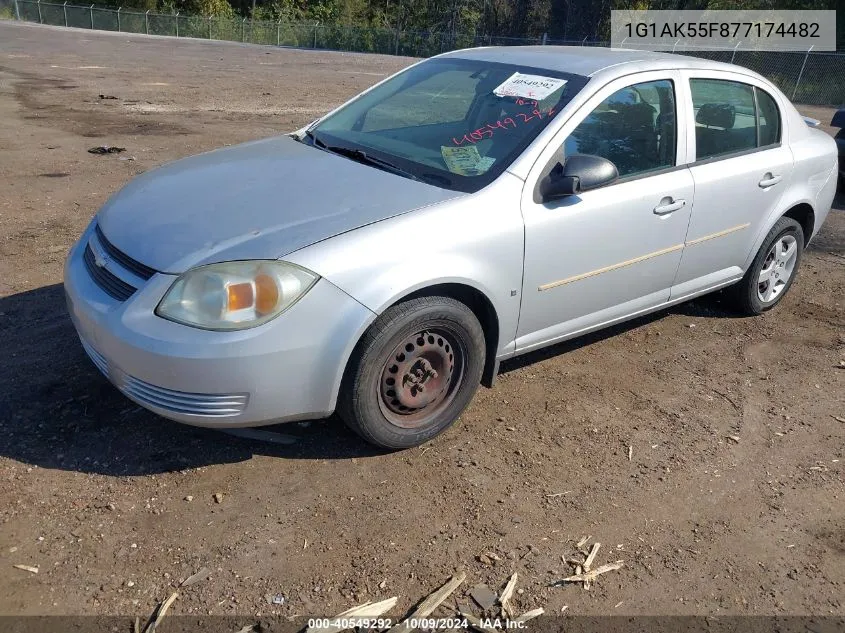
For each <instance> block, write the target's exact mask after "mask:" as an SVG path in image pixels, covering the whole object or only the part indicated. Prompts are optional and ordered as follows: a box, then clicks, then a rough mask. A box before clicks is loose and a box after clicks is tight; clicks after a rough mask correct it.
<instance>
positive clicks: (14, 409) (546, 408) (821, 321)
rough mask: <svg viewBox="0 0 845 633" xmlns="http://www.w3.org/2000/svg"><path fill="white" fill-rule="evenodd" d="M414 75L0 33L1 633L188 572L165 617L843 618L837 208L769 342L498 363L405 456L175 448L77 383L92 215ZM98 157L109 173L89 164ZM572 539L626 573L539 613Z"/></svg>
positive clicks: (6, 28)
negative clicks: (425, 441) (515, 575)
mask: <svg viewBox="0 0 845 633" xmlns="http://www.w3.org/2000/svg"><path fill="white" fill-rule="evenodd" d="M410 61H411V60H409V59H403V58H396V57H381V56H375V55H358V54H341V53H329V52H311V51H299V50H286V49H268V48H259V47H251V46H241V45H237V44H228V43H226V44H224V43H213V42H204V41H190V40H178V41H175V40H172V39H158V38H145V37H140V36H137V37H136V36H127V35H125V34H124V35H121V34H113V33H92V32H87V31H74V30H60V29H53V28H46V27H39V26H37V25H21V24H14V23H9V22H0V231H1V232H2V239H0V335H2V338H3V340H4V341H5V345H6V346H7V347H6V348H5V349H6V352H5V353H4V355H3V360H2V362H0V394H2V396H0V437H2V441H0V613H5V614H132V615H134V614H139V615H142V616H146V615H148V614H149V613H151V612H152V610H153V608H154V607H155V605H156V604H157V603H158V602H159V601H161V600H163V599H164V598H166V597H167V596H168V595H169V594H170V593H171V592H172V591H173V588H174V587H175V586H176V585H177V584H178V582H179V581H180V580H181V579H184V578H185V577H187V576H188V575H190V574H192V573H193V572H195V571H197V570H198V569H200V568H201V567H207V568H209V570H211V577H210V578H209V579H208V580H206V581H205V582H202V583H199V584H197V585H194V586H193V587H190V588H188V589H186V590H184V591H182V592H181V595H180V598H179V599H178V600H177V601H176V602H175V603H174V605H173V606H172V607H171V612H172V613H176V614H187V613H192V614H205V613H214V614H242V615H250V616H253V615H255V614H257V613H260V614H262V615H265V616H266V615H271V614H279V615H284V616H288V615H297V614H298V615H302V614H308V615H330V614H332V613H336V612H340V611H343V610H344V609H346V608H348V607H350V606H352V605H354V604H358V603H359V602H363V601H365V600H376V599H379V598H386V597H389V596H393V595H396V596H399V602H398V605H397V607H396V610H395V612H396V614H397V615H398V614H401V613H404V612H405V610H406V609H408V608H409V607H411V606H412V605H413V604H414V603H415V602H416V601H417V600H419V599H420V598H421V597H422V596H423V595H425V594H427V593H428V592H429V591H431V590H433V589H435V588H436V587H437V586H439V585H440V584H441V583H442V582H443V581H445V580H446V579H447V578H448V577H449V576H450V575H451V574H452V573H454V572H455V571H457V570H464V571H466V572H467V574H468V582H467V583H465V585H464V588H469V587H471V586H473V585H475V584H476V583H479V582H486V583H488V584H489V585H490V586H491V587H493V588H494V589H500V588H501V586H502V584H503V583H504V582H505V581H506V579H507V577H508V576H509V575H510V574H511V573H512V572H513V571H518V572H519V574H520V583H519V587H520V588H521V589H523V590H524V592H523V593H521V594H518V595H516V596H515V603H516V605H517V610H518V611H520V612H521V611H522V610H526V609H530V608H534V607H537V606H543V607H545V608H546V610H547V612H550V613H559V612H560V610H561V609H562V608H563V607H564V606H568V607H569V609H568V611H567V613H570V614H593V615H596V614H608V613H612V614H819V615H821V614H836V615H845V600H843V596H845V486H843V482H845V478H844V477H843V465H845V461H843V460H845V455H843V452H845V450H843V449H845V389H844V388H845V370H843V369H842V368H841V365H842V364H843V362H845V318H843V316H844V315H843V296H845V274H843V272H845V269H844V268H843V266H845V212H843V209H844V208H845V204H843V200H842V199H841V198H840V199H839V200H838V202H837V208H836V210H835V211H833V212H832V213H831V215H830V217H829V219H828V221H827V224H826V225H825V228H824V230H823V232H822V234H821V235H820V236H819V237H818V238H817V240H816V241H815V243H814V245H813V246H812V248H811V249H810V251H809V252H808V253H807V256H806V258H805V260H804V265H803V268H802V271H801V274H800V277H799V279H798V281H797V283H796V285H795V287H794V288H793V290H792V292H791V293H790V295H789V296H788V297H787V298H786V300H785V301H784V303H783V304H782V305H781V306H780V307H779V308H778V309H777V310H775V311H774V312H771V313H768V314H766V315H765V316H762V317H759V318H750V319H749V318H735V316H734V315H732V314H731V313H729V312H726V311H724V310H723V309H722V308H721V307H720V303H719V297H718V296H716V297H710V298H706V299H704V300H701V301H696V302H694V303H690V304H687V305H682V306H680V307H677V308H674V309H672V310H669V311H666V312H662V313H659V314H656V315H654V316H651V317H648V318H645V319H640V320H638V321H636V322H633V323H630V324H627V325H625V326H622V327H617V328H614V329H613V330H612V331H610V332H605V333H602V334H599V335H594V336H590V337H588V338H583V339H579V340H577V341H574V342H571V343H567V344H564V345H558V346H556V347H554V348H552V349H549V350H545V351H542V352H539V353H534V354H531V355H530V356H527V357H524V358H521V359H519V360H516V361H514V362H509V363H507V364H505V366H504V367H503V374H502V375H501V376H500V380H499V383H498V384H497V386H496V388H495V389H492V390H486V389H485V390H481V391H480V392H479V394H478V396H477V397H476V398H475V400H474V402H473V403H472V405H471V406H470V408H469V409H468V410H467V412H466V413H465V414H464V416H463V417H462V419H461V421H460V422H459V424H458V425H457V426H456V427H454V428H453V429H452V430H450V431H449V432H448V433H446V434H445V435H444V436H442V437H440V438H438V439H437V440H436V441H434V442H432V443H431V444H430V445H427V446H425V447H423V448H419V449H414V450H409V451H405V452H400V453H394V454H390V455H384V454H378V453H376V452H374V451H372V450H371V449H370V448H369V447H368V446H366V445H365V444H363V443H362V442H361V441H360V440H358V439H357V438H356V437H355V436H353V435H352V434H351V433H350V432H348V431H347V430H346V429H345V428H344V427H343V426H342V424H340V423H339V422H337V421H336V420H333V419H332V420H328V421H315V422H313V423H304V424H294V425H291V427H292V428H285V429H279V430H284V432H286V433H292V434H295V435H297V436H298V437H299V441H298V442H297V443H296V444H294V445H291V446H283V445H279V444H272V443H263V442H257V441H252V440H245V439H241V438H235V437H231V436H229V435H225V434H222V433H219V432H214V431H204V430H198V429H192V428H188V427H184V426H181V425H178V424H175V423H171V422H168V421H166V420H163V419H161V418H158V417H156V416H154V415H152V414H149V413H147V412H145V411H144V410H141V409H139V408H137V407H136V406H134V405H133V404H132V403H131V402H129V401H128V400H126V399H125V398H124V397H122V396H121V395H120V394H119V393H118V392H117V391H116V390H115V389H113V388H112V387H111V386H110V385H109V384H108V383H107V382H106V381H105V380H104V379H103V378H102V377H101V376H100V375H99V374H98V373H97V372H96V370H95V369H94V367H93V365H92V364H91V363H90V362H89V361H88V359H87V358H86V357H85V355H84V353H83V351H82V348H81V347H80V345H79V343H78V340H77V338H76V336H75V333H74V331H73V328H72V326H71V324H70V321H69V319H68V317H67V315H66V313H65V307H64V299H63V294H62V286H61V269H62V262H63V259H64V256H65V253H66V252H67V250H68V248H69V247H70V245H71V244H72V242H73V241H74V240H75V239H76V238H77V236H78V235H79V234H80V232H81V231H82V229H83V228H84V226H85V225H86V224H87V222H88V221H89V220H90V218H91V216H92V214H93V213H94V212H95V211H96V210H97V208H98V207H99V206H100V205H101V204H102V203H103V202H104V201H105V200H106V199H107V198H108V196H109V195H111V194H112V193H114V192H115V191H116V190H117V189H119V188H120V187H121V186H123V185H124V184H125V183H127V182H128V181H129V180H130V179H131V178H132V177H133V176H135V175H136V174H139V173H141V172H143V171H146V170H149V169H151V168H153V167H155V166H157V165H160V164H161V163H164V162H166V161H170V160H173V159H176V158H180V157H182V156H187V155H189V154H194V153H197V152H201V151H205V150H209V149H212V148H215V147H220V146H223V145H228V144H233V143H238V142H241V141H246V140H250V139H256V138H261V137H265V136H269V135H273V134H277V133H280V132H284V131H288V130H290V129H294V128H295V127H297V126H299V125H301V124H303V123H306V122H308V121H310V120H311V119H313V118H316V116H317V115H318V114H320V113H322V112H324V111H326V110H327V109H329V108H330V107H332V106H334V105H336V104H338V103H339V102H341V101H343V100H344V99H345V98H347V97H348V96H350V95H352V94H354V93H355V92H357V91H359V90H360V89H362V88H364V87H366V86H368V85H370V84H372V83H373V82H375V81H377V80H378V79H380V78H381V77H384V76H386V75H387V74H388V73H391V72H394V71H396V70H398V69H400V68H402V67H403V66H404V65H406V64H408V63H409V62H410ZM99 95H105V96H109V97H111V96H113V97H116V98H115V99H110V98H109V99H102V98H100V96H99ZM807 112H808V113H815V115H816V116H818V117H819V118H824V119H825V120H827V121H829V119H830V112H829V111H825V110H820V109H808V110H807ZM103 144H105V145H119V146H122V147H126V148H127V151H126V152H125V153H124V154H121V155H114V156H93V155H91V154H88V153H87V152H86V150H87V149H88V148H89V147H92V146H94V145H103ZM129 157H132V158H134V160H124V159H125V158H129ZM284 187H285V185H284V184H283V179H282V178H280V184H279V198H280V200H283V199H284ZM730 436H734V437H735V438H736V441H734V440H732V439H730ZM629 447H631V448H630V451H631V453H630V459H629ZM216 493H219V494H221V495H222V497H221V498H220V502H219V503H218V502H216V501H215V499H214V495H215V494H216ZM585 535H592V536H593V538H594V540H597V541H600V542H601V543H603V546H602V549H601V551H600V552H599V556H598V559H597V562H598V563H606V562H611V561H615V560H618V559H622V560H624V561H625V567H623V568H622V569H621V570H619V571H614V572H611V573H609V574H607V575H605V576H603V577H602V578H600V579H599V581H598V582H597V583H596V585H595V586H594V587H593V588H592V590H590V591H583V590H582V589H581V588H579V587H577V586H565V587H549V586H548V585H549V584H550V583H551V582H552V581H554V580H556V579H559V578H562V577H564V576H568V575H570V573H571V571H572V570H571V568H570V567H569V565H567V564H565V563H564V562H562V561H561V556H562V555H566V554H569V553H570V552H571V551H572V550H573V549H574V542H575V541H578V540H579V539H580V538H581V537H582V536H585ZM491 552H492V554H493V555H495V556H492V555H490V554H489V553H491ZM482 555H483V556H482ZM13 565H30V566H36V567H38V568H39V573H38V574H33V573H31V572H27V571H23V570H20V569H16V568H14V567H13ZM462 590H463V589H462ZM462 590H461V591H462ZM278 594H281V595H283V596H284V599H285V600H284V604H282V605H274V604H269V603H268V600H267V596H268V595H269V596H276V595H278Z"/></svg>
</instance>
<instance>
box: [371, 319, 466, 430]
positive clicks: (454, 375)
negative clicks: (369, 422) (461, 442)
mask: <svg viewBox="0 0 845 633" xmlns="http://www.w3.org/2000/svg"><path fill="white" fill-rule="evenodd" d="M455 341H456V339H455V337H454V336H452V335H451V334H449V333H447V332H445V331H441V330H436V329H432V330H425V331H422V332H417V333H416V334H412V335H410V336H408V337H406V338H405V339H404V340H403V341H402V342H401V343H399V345H397V346H396V348H395V349H394V350H393V352H392V353H391V355H390V356H389V357H388V358H387V361H386V362H385V364H384V368H383V369H382V373H381V381H380V384H379V395H380V398H379V405H380V407H381V410H382V413H384V416H385V417H386V418H387V419H388V420H389V421H390V422H391V423H392V424H394V425H396V426H399V427H401V428H417V427H420V426H423V425H425V424H426V423H427V422H428V421H429V420H430V419H431V418H432V417H433V416H435V415H436V414H437V413H439V412H440V411H442V410H443V409H444V408H445V407H446V406H447V405H448V404H449V402H451V400H452V397H453V396H454V393H455V387H456V386H457V384H459V383H460V376H461V374H462V372H463V356H462V353H461V348H460V346H459V345H457V344H456V342H455Z"/></svg>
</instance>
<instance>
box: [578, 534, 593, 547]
mask: <svg viewBox="0 0 845 633" xmlns="http://www.w3.org/2000/svg"><path fill="white" fill-rule="evenodd" d="M591 538H593V535H592V534H590V535H589V536H585V537H584V538H582V539H581V540H580V541H578V542H577V543H576V544H575V547H577V548H578V549H581V548H582V547H584V546H585V545H586V544H587V542H588V541H589V540H590V539H591Z"/></svg>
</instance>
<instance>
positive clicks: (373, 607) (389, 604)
mask: <svg viewBox="0 0 845 633" xmlns="http://www.w3.org/2000/svg"><path fill="white" fill-rule="evenodd" d="M398 599H399V598H397V597H396V596H394V597H393V598H388V599H387V600H382V601H381V602H369V601H368V602H365V603H364V604H362V605H359V606H357V607H352V608H351V609H347V610H346V611H344V612H343V613H338V614H337V615H336V616H334V618H332V620H335V621H337V620H343V619H351V618H377V617H379V616H380V615H384V614H385V613H387V612H388V611H390V610H391V609H392V608H393V607H394V606H396V601H397V600H398ZM318 630H319V631H320V633H338V631H343V630H344V627H343V626H341V625H340V624H339V623H338V625H337V626H328V627H320V628H317V627H308V628H307V629H305V633H314V631H318Z"/></svg>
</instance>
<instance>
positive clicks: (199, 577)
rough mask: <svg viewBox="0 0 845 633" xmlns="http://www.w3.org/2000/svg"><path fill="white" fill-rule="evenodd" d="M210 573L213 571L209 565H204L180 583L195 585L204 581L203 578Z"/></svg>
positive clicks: (181, 585) (181, 584)
mask: <svg viewBox="0 0 845 633" xmlns="http://www.w3.org/2000/svg"><path fill="white" fill-rule="evenodd" d="M209 574H211V571H209V569H208V567H203V568H202V569H200V570H199V571H198V572H197V573H195V574H193V575H191V576H188V577H187V578H185V580H183V581H182V582H181V583H179V586H180V587H190V586H191V585H195V584H197V583H198V582H202V581H203V580H205V579H206V578H208V576H209Z"/></svg>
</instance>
